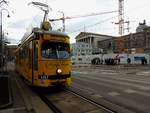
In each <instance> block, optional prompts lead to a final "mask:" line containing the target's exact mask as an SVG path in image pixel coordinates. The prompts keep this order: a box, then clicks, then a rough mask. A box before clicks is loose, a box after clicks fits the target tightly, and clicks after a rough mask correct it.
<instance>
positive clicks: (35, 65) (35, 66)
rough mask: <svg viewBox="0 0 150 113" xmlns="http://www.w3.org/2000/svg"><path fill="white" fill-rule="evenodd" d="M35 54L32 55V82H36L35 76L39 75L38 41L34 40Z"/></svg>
mask: <svg viewBox="0 0 150 113" xmlns="http://www.w3.org/2000/svg"><path fill="white" fill-rule="evenodd" d="M32 44H33V55H32V58H33V59H32V62H33V63H32V84H34V79H35V78H36V77H35V76H37V75H38V41H37V40H33V43H32Z"/></svg>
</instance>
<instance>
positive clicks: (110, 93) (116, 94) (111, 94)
mask: <svg viewBox="0 0 150 113" xmlns="http://www.w3.org/2000/svg"><path fill="white" fill-rule="evenodd" d="M108 95H110V96H118V95H120V93H118V92H109V93H108Z"/></svg>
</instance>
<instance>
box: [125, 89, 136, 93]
mask: <svg viewBox="0 0 150 113" xmlns="http://www.w3.org/2000/svg"><path fill="white" fill-rule="evenodd" d="M124 92H126V93H135V92H136V91H135V90H133V89H126V90H124Z"/></svg>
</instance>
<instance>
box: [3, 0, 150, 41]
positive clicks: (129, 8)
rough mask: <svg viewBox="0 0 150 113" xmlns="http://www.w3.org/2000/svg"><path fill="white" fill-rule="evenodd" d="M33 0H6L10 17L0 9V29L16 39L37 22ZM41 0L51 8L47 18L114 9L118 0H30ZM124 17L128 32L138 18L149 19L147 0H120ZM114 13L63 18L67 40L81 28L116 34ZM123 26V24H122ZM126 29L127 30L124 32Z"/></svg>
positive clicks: (39, 15)
mask: <svg viewBox="0 0 150 113" xmlns="http://www.w3.org/2000/svg"><path fill="white" fill-rule="evenodd" d="M31 1H33V0H10V1H9V10H10V11H11V10H13V11H14V14H11V18H10V19H7V18H6V12H5V13H4V12H3V26H4V27H3V29H6V30H7V31H8V32H9V35H8V37H10V38H11V39H13V38H14V39H15V40H20V39H21V38H22V36H23V34H24V32H25V31H26V29H27V28H28V26H35V25H39V24H40V21H41V20H42V16H43V12H42V11H40V10H39V9H38V8H36V7H34V6H33V5H30V6H28V5H27V4H28V3H29V2H31ZM34 1H39V2H45V3H47V4H48V5H50V7H51V8H52V11H51V12H50V13H49V18H60V17H62V14H61V13H58V11H63V12H64V13H65V16H75V15H85V14H90V13H97V12H106V11H114V10H117V9H118V0H45V1H44V0H34ZM124 5H125V10H124V12H125V21H126V20H131V23H130V32H134V31H135V28H136V27H137V26H138V23H139V22H142V21H143V20H144V19H146V21H147V24H148V25H149V23H150V16H149V15H148V13H147V11H149V9H150V7H149V6H150V0H144V1H143V0H138V1H137V0H124ZM117 15H118V13H112V14H106V15H99V16H92V17H86V18H76V19H70V20H66V32H67V33H68V34H69V36H71V43H73V42H75V39H74V38H75V36H76V35H77V34H79V33H80V32H81V31H87V32H96V33H100V34H106V35H118V26H117V25H115V24H114V23H115V22H117V19H118V17H117ZM52 26H53V27H54V29H58V28H60V27H62V22H61V21H60V22H54V23H52ZM125 27H126V25H125ZM126 33H127V32H126Z"/></svg>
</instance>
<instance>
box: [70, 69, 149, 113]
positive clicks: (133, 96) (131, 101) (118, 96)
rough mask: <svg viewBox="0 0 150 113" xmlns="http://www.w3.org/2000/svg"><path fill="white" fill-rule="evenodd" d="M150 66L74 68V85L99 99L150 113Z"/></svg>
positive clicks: (142, 112)
mask: <svg viewBox="0 0 150 113" xmlns="http://www.w3.org/2000/svg"><path fill="white" fill-rule="evenodd" d="M149 68H150V67H141V66H138V67H136V66H134V67H126V68H124V67H119V66H108V67H107V66H104V67H103V66H100V67H76V68H73V71H72V79H73V83H72V88H75V89H78V90H80V91H81V92H83V93H85V94H87V95H90V97H94V98H96V101H98V102H103V101H104V100H105V101H108V102H109V103H112V104H114V105H117V106H119V107H120V108H122V109H127V110H130V111H133V112H135V113H150V70H149ZM105 106H107V104H105ZM108 106H109V105H108ZM111 107H113V106H111ZM111 109H113V110H115V109H114V108H111ZM116 111H117V112H118V111H119V110H116ZM119 112H121V110H120V111H119Z"/></svg>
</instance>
